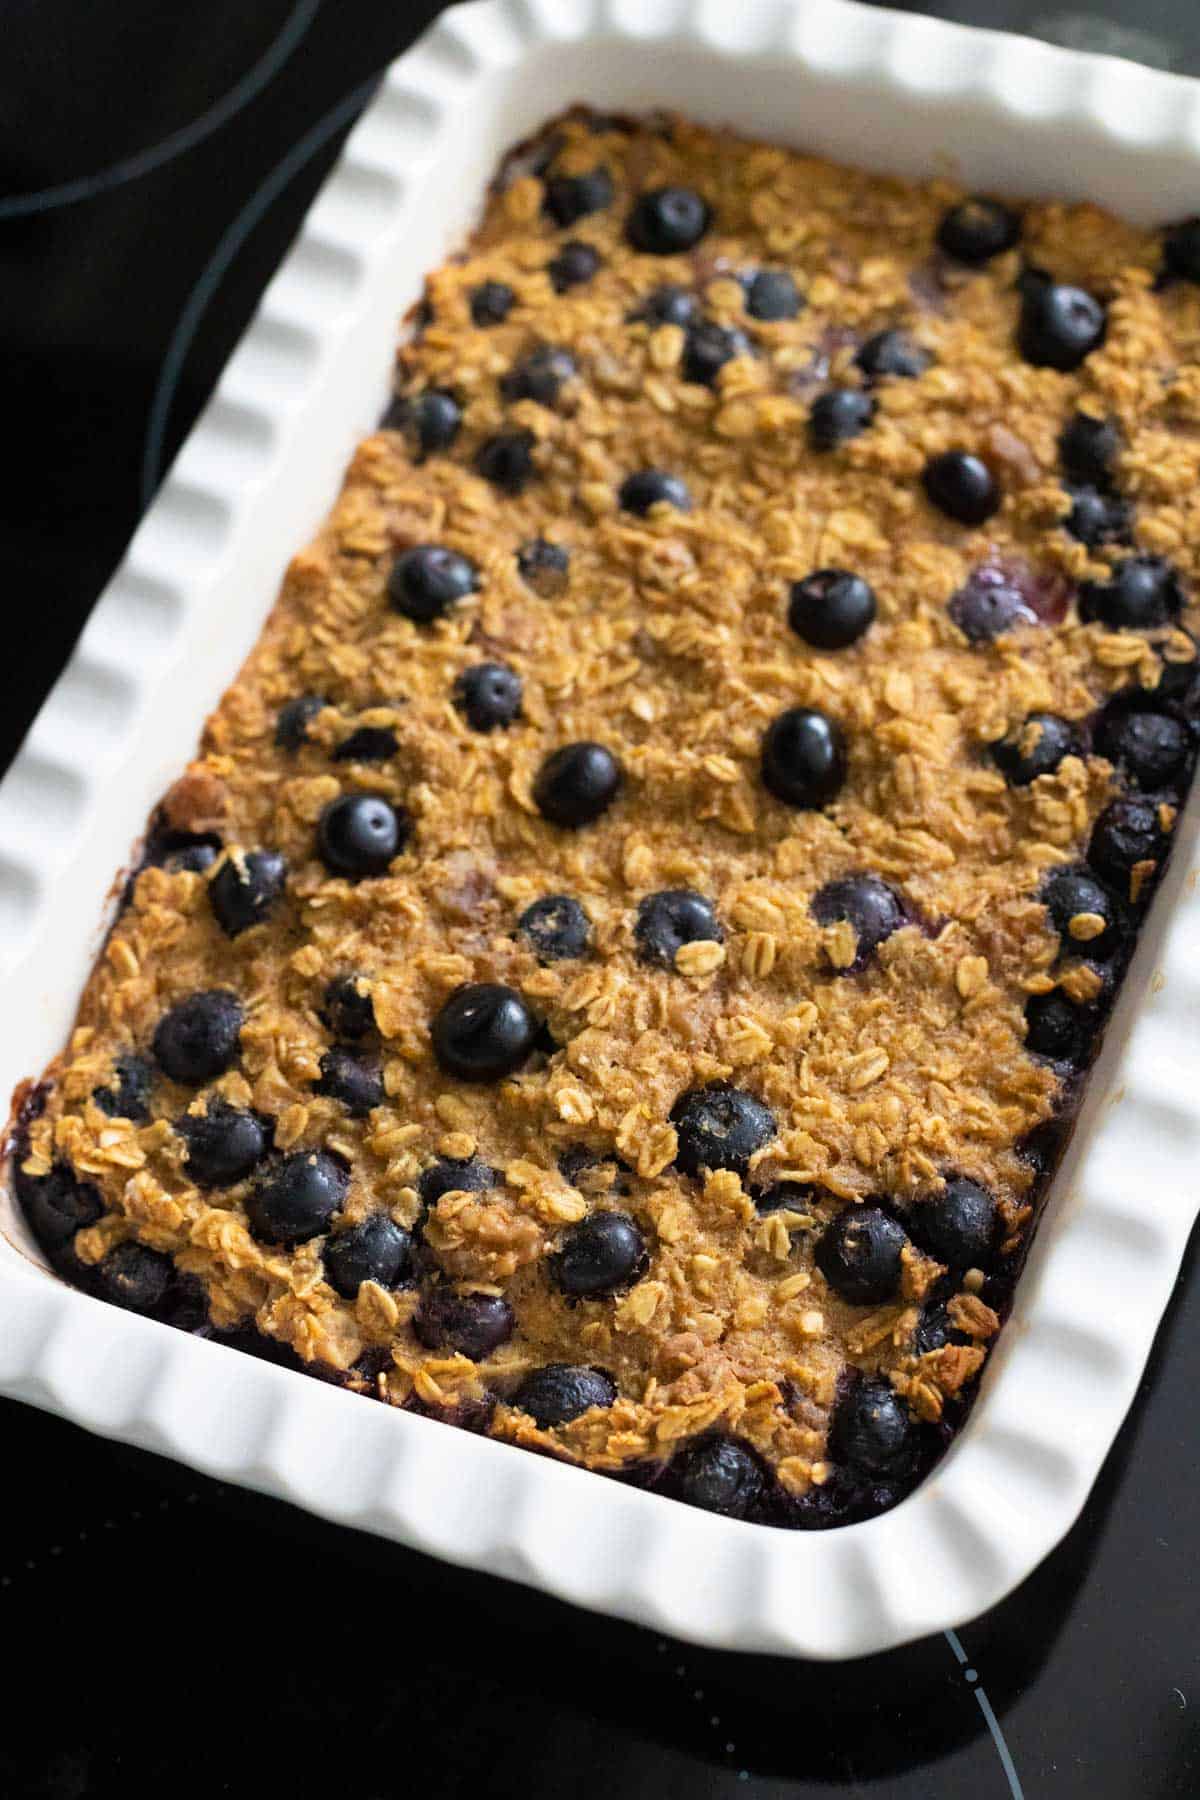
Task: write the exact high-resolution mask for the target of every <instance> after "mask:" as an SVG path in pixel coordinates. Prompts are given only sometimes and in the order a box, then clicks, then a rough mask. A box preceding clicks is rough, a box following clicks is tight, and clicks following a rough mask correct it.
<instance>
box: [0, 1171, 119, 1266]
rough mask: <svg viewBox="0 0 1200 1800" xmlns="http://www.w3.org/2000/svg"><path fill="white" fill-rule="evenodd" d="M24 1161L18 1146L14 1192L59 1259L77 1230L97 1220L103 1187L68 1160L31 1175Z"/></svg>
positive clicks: (40, 1240)
mask: <svg viewBox="0 0 1200 1800" xmlns="http://www.w3.org/2000/svg"><path fill="white" fill-rule="evenodd" d="M22 1160H23V1158H22V1155H21V1151H20V1147H19V1146H18V1148H17V1150H15V1151H14V1154H13V1160H12V1184H13V1191H14V1193H15V1194H16V1196H17V1199H18V1201H19V1202H20V1205H21V1211H22V1212H23V1213H24V1214H25V1218H26V1220H27V1221H28V1224H29V1229H30V1231H32V1233H33V1235H34V1237H35V1238H36V1240H37V1242H38V1243H39V1244H40V1245H41V1247H42V1249H43V1250H45V1251H46V1253H47V1254H48V1255H49V1256H50V1257H52V1258H56V1257H57V1256H58V1254H59V1252H61V1251H66V1250H67V1249H68V1247H69V1245H70V1243H71V1239H72V1238H73V1237H74V1236H75V1233H76V1232H77V1231H82V1230H83V1229H84V1228H85V1227H86V1226H88V1225H94V1224H95V1223H96V1220H97V1219H98V1218H100V1217H101V1215H102V1214H103V1212H104V1202H103V1201H102V1200H101V1198H100V1192H99V1189H98V1188H95V1187H93V1186H92V1184H91V1182H90V1181H81V1180H80V1179H79V1177H78V1175H76V1174H75V1171H74V1170H73V1169H71V1168H69V1167H68V1166H67V1164H66V1163H62V1162H57V1163H55V1164H54V1166H53V1167H52V1168H51V1170H50V1172H49V1174H47V1175H27V1174H26V1173H25V1171H24V1170H23V1169H22V1167H21V1162H22Z"/></svg>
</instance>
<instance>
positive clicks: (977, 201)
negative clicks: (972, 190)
mask: <svg viewBox="0 0 1200 1800" xmlns="http://www.w3.org/2000/svg"><path fill="white" fill-rule="evenodd" d="M1020 235H1021V221H1020V219H1019V218H1018V217H1017V215H1016V213H1015V212H1013V211H1012V210H1011V209H1010V208H1009V207H1007V206H1001V204H1000V202H999V200H986V199H983V198H982V197H980V196H978V195H972V197H971V198H970V199H969V200H960V201H959V203H958V205H957V206H952V207H950V209H949V210H948V211H947V212H945V213H943V214H942V222H941V224H940V225H939V226H938V232H937V241H938V248H939V249H940V250H944V251H945V253H946V255H947V256H952V257H953V258H954V259H955V261H956V262H963V263H969V264H970V265H971V266H972V267H973V268H978V267H979V265H980V264H981V263H985V262H990V261H991V260H992V258H993V256H999V255H1001V254H1002V252H1003V251H1005V250H1011V249H1012V247H1013V245H1014V244H1015V243H1016V242H1017V240H1018V239H1019V237H1020Z"/></svg>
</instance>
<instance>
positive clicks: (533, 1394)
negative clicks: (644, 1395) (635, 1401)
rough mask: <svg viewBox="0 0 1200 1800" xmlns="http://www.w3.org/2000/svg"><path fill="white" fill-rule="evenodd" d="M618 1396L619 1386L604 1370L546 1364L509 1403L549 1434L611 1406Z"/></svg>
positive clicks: (581, 1366) (574, 1364)
mask: <svg viewBox="0 0 1200 1800" xmlns="http://www.w3.org/2000/svg"><path fill="white" fill-rule="evenodd" d="M616 1397H617V1384H616V1382H615V1381H614V1380H613V1378H612V1376H611V1375H606V1374H605V1372H604V1370H603V1369H592V1368H589V1367H588V1365H587V1364H586V1363H544V1364H543V1365H542V1367H541V1368H540V1369H531V1370H530V1372H529V1374H528V1375H527V1376H526V1377H525V1379H524V1381H523V1382H522V1383H521V1385H520V1387H519V1388H518V1389H517V1391H516V1393H515V1394H514V1395H513V1397H512V1400H511V1401H510V1402H509V1404H510V1405H511V1406H515V1407H516V1408H517V1410H518V1411H519V1412H523V1413H528V1414H529V1416H530V1418H531V1419H532V1420H533V1422H534V1424H535V1425H537V1426H539V1427H540V1429H541V1430H542V1431H549V1430H551V1429H552V1428H553V1427H554V1426H555V1425H569V1424H570V1422H571V1420H572V1419H578V1418H580V1417H581V1415H582V1414H583V1413H585V1412H590V1411H591V1409H592V1407H593V1406H611V1405H612V1403H613V1401H614V1400H615V1399H616Z"/></svg>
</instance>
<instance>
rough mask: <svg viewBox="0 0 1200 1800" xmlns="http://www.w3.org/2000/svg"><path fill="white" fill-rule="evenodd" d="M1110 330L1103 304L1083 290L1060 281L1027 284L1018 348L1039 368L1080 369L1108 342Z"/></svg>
mask: <svg viewBox="0 0 1200 1800" xmlns="http://www.w3.org/2000/svg"><path fill="white" fill-rule="evenodd" d="M1107 329H1108V317H1107V314H1106V312H1105V309H1104V307H1103V305H1102V304H1101V302H1100V301H1099V300H1097V299H1096V298H1095V296H1094V295H1092V294H1088V293H1085V292H1084V290H1083V289H1082V288H1077V287H1066V286H1064V285H1063V284H1061V283H1060V282H1056V281H1031V282H1027V283H1026V284H1025V288H1024V291H1023V292H1022V295H1021V320H1020V324H1019V325H1018V327H1017V346H1018V348H1019V350H1020V352H1021V355H1022V356H1023V357H1024V358H1025V361H1026V362H1029V363H1033V364H1034V366H1035V367H1036V368H1039V369H1062V370H1070V369H1077V368H1078V367H1079V365H1080V363H1082V362H1083V360H1084V358H1085V357H1086V356H1088V355H1089V354H1090V353H1091V352H1092V351H1093V350H1095V349H1096V348H1097V346H1098V345H1100V344H1102V343H1103V342H1104V336H1105V332H1106V331H1107Z"/></svg>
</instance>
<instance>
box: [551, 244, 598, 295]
mask: <svg viewBox="0 0 1200 1800" xmlns="http://www.w3.org/2000/svg"><path fill="white" fill-rule="evenodd" d="M600 261H601V258H600V252H599V251H598V250H597V249H596V247H595V245H594V244H581V243H579V242H576V241H573V242H572V243H569V244H564V245H563V247H562V249H561V250H560V251H559V253H558V255H557V256H555V257H552V258H551V260H550V261H549V262H548V263H547V264H546V273H547V275H549V277H550V283H551V286H552V287H553V288H554V291H555V293H556V294H565V293H566V292H567V290H568V288H574V287H582V286H583V284H584V283H585V282H587V281H590V280H591V279H592V276H593V275H594V274H595V273H596V271H597V270H598V269H599V267H600Z"/></svg>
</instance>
